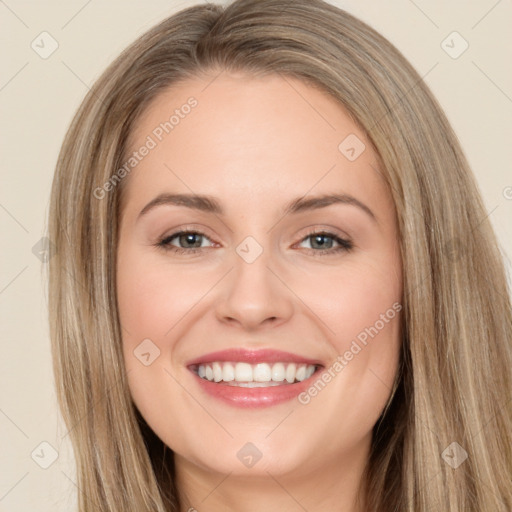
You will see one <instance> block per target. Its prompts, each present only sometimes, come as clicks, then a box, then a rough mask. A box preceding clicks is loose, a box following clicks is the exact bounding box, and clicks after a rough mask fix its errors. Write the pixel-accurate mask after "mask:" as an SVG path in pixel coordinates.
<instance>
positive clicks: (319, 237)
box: [313, 235, 332, 249]
mask: <svg viewBox="0 0 512 512" xmlns="http://www.w3.org/2000/svg"><path fill="white" fill-rule="evenodd" d="M326 238H330V237H328V236H325V235H316V236H315V237H314V240H315V243H314V244H313V245H315V244H317V245H318V246H319V247H320V249H324V248H325V246H329V247H330V244H329V243H325V242H322V240H325V239H326ZM331 243H332V241H331Z"/></svg>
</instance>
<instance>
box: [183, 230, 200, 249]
mask: <svg viewBox="0 0 512 512" xmlns="http://www.w3.org/2000/svg"><path fill="white" fill-rule="evenodd" d="M196 237H198V235H197V234H196V233H187V234H185V235H181V237H180V238H181V240H180V243H183V244H184V245H185V246H186V245H187V244H189V243H190V244H192V246H194V247H200V246H201V241H199V244H198V243H197V241H196V243H194V239H195V238H196Z"/></svg>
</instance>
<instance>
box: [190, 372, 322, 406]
mask: <svg viewBox="0 0 512 512" xmlns="http://www.w3.org/2000/svg"><path fill="white" fill-rule="evenodd" d="M320 370H321V369H319V370H317V371H316V372H315V373H313V375H311V377H309V378H307V379H304V380H303V381H301V382H296V383H294V384H282V385H280V386H269V387H265V388H242V387H238V386H230V385H227V384H220V383H216V382H212V381H209V380H207V379H203V378H201V377H199V375H197V374H196V373H195V372H193V371H192V374H193V376H194V377H195V378H196V380H198V381H199V382H198V383H199V385H200V386H201V388H202V389H203V391H205V392H206V393H208V394H209V395H211V396H213V397H215V398H218V399H219V400H222V401H224V402H226V403H228V404H229V405H233V406H235V407H247V408H259V407H269V406H271V405H277V404H280V403H283V402H288V401H289V400H292V399H293V398H295V397H297V396H298V395H299V394H300V393H302V392H303V391H305V390H306V388H308V387H309V386H310V383H311V381H312V380H313V379H316V378H317V377H318V374H319V372H320Z"/></svg>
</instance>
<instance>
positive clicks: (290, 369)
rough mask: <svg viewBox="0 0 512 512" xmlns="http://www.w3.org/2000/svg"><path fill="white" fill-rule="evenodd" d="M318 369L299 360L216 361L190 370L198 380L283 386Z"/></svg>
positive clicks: (230, 383)
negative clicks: (291, 361)
mask: <svg viewBox="0 0 512 512" xmlns="http://www.w3.org/2000/svg"><path fill="white" fill-rule="evenodd" d="M320 368H321V366H319V365H313V364H300V363H287V362H275V363H263V362H262V363H256V364H249V363H245V362H235V361H233V362H231V361H230V362H227V361H222V362H221V361H218V362H217V361H216V362H211V363H203V364H196V365H192V366H191V368H190V369H191V370H192V371H193V372H194V373H195V374H196V375H197V376H198V377H199V378H201V379H204V380H207V381H210V382H214V383H217V384H224V385H228V386H237V387H245V388H264V387H271V386H285V385H290V384H295V383H297V382H302V381H303V380H305V379H308V378H309V377H311V376H312V375H313V374H314V373H315V372H316V371H318V370H319V369H320Z"/></svg>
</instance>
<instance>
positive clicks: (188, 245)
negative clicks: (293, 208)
mask: <svg viewBox="0 0 512 512" xmlns="http://www.w3.org/2000/svg"><path fill="white" fill-rule="evenodd" d="M308 239H310V240H311V243H310V247H309V248H307V249H308V251H311V252H312V254H314V255H315V256H316V255H329V254H335V253H339V252H341V251H346V252H348V251H350V250H352V249H353V247H354V245H353V243H352V242H351V241H350V240H347V239H344V238H340V237H339V236H337V235H335V234H333V233H329V232H325V231H319V232H312V233H310V234H309V235H307V236H305V237H304V238H303V239H302V240H301V242H300V243H303V242H304V241H306V240H308ZM174 240H177V241H178V243H179V244H180V246H181V247H177V246H176V245H175V244H173V243H172V242H173V241H174ZM205 240H209V238H208V237H207V236H206V235H204V234H203V233H200V232H198V231H191V230H184V231H177V232H176V233H172V234H170V235H168V236H166V237H165V238H163V239H161V240H160V241H159V242H158V243H157V244H156V245H157V246H158V247H160V248H162V249H164V250H166V251H171V252H174V253H176V254H194V253H197V252H200V251H201V250H203V249H205V248H207V247H208V246H204V245H203V242H204V241H205Z"/></svg>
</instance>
